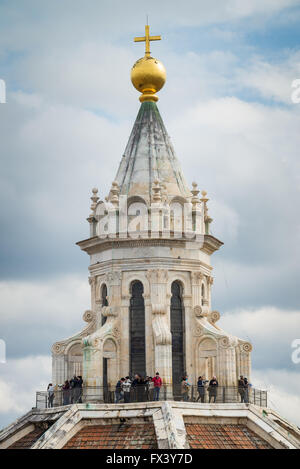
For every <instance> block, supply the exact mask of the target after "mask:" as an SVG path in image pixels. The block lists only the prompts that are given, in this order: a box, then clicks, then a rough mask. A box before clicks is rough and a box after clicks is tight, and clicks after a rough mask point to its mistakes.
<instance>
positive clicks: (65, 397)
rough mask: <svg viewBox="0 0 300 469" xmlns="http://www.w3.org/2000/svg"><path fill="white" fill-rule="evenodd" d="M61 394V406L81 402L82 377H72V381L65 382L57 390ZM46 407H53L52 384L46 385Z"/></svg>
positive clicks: (53, 389) (53, 392)
mask: <svg viewBox="0 0 300 469" xmlns="http://www.w3.org/2000/svg"><path fill="white" fill-rule="evenodd" d="M59 390H60V391H61V392H62V404H63V405H69V404H79V403H81V402H82V390H83V379H82V376H76V375H74V376H73V378H72V379H70V381H69V380H67V381H65V383H64V384H63V386H61V387H60V389H59ZM47 393H48V407H53V403H54V396H55V387H54V386H53V384H52V383H50V384H49V385H48V388H47Z"/></svg>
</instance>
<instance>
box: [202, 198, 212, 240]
mask: <svg viewBox="0 0 300 469" xmlns="http://www.w3.org/2000/svg"><path fill="white" fill-rule="evenodd" d="M201 194H202V199H201V202H202V203H203V214H204V223H205V231H206V234H209V225H210V223H211V222H212V221H213V219H212V218H210V216H209V215H208V208H207V202H208V201H209V199H208V198H207V197H206V196H207V192H206V191H202V192H201Z"/></svg>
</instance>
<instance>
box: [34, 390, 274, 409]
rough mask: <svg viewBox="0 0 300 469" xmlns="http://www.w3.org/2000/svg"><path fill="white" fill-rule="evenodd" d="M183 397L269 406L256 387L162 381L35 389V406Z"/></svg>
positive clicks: (186, 398)
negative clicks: (156, 384) (123, 386)
mask: <svg viewBox="0 0 300 469" xmlns="http://www.w3.org/2000/svg"><path fill="white" fill-rule="evenodd" d="M157 400H159V401H167V400H175V401H184V402H203V403H209V402H210V403H217V404H220V403H239V402H245V403H250V404H255V405H257V406H260V407H267V391H262V390H260V389H256V388H253V387H249V388H248V389H245V390H244V389H240V388H238V387H226V386H218V387H217V388H215V389H213V390H210V389H209V388H207V387H205V388H204V389H203V388H202V389H201V390H198V388H197V386H190V387H189V388H188V391H184V392H182V390H181V386H180V385H175V386H172V385H163V386H162V387H161V388H160V391H159V393H158V392H157V391H156V390H155V389H154V388H153V387H148V386H145V385H141V386H136V387H131V389H130V392H125V393H124V392H123V391H121V392H118V391H116V389H115V387H109V386H97V387H90V386H89V387H87V386H86V387H83V388H74V389H69V390H63V389H62V388H61V387H57V389H56V390H55V391H54V393H53V394H49V393H48V392H47V391H38V392H37V393H36V408H38V409H45V408H49V407H58V406H63V405H70V404H76V403H94V404H96V403H99V404H102V403H107V404H113V403H124V402H125V403H127V402H151V401H157Z"/></svg>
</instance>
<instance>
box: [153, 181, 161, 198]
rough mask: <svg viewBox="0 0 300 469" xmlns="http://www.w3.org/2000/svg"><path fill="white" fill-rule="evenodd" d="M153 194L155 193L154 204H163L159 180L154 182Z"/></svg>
mask: <svg viewBox="0 0 300 469" xmlns="http://www.w3.org/2000/svg"><path fill="white" fill-rule="evenodd" d="M152 193H153V202H154V203H159V202H161V186H160V182H159V179H154V182H153V185H152Z"/></svg>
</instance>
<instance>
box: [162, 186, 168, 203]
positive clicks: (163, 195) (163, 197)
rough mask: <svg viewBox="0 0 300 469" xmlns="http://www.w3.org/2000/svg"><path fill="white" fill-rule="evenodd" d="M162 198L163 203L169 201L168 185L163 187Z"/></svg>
mask: <svg viewBox="0 0 300 469" xmlns="http://www.w3.org/2000/svg"><path fill="white" fill-rule="evenodd" d="M161 196H162V201H163V202H167V200H168V190H167V184H165V183H163V184H162V185H161Z"/></svg>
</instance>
